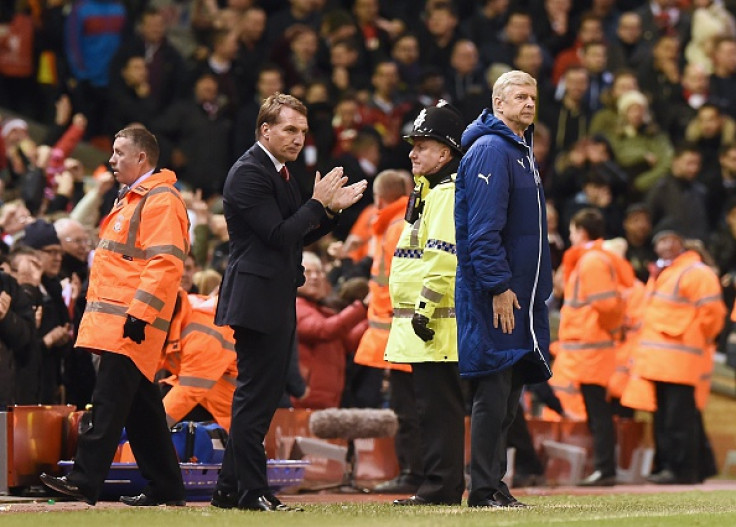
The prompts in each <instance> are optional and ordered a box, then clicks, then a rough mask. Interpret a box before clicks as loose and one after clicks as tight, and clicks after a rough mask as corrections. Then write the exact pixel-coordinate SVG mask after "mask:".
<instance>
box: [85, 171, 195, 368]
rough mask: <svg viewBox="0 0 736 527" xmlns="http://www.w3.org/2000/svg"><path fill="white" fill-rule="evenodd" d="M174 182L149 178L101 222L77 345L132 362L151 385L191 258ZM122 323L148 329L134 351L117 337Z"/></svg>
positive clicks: (160, 175) (161, 176)
mask: <svg viewBox="0 0 736 527" xmlns="http://www.w3.org/2000/svg"><path fill="white" fill-rule="evenodd" d="M175 182H176V176H175V175H174V173H173V172H171V171H170V170H166V169H164V170H161V172H157V173H154V174H152V175H151V176H150V177H149V178H148V179H146V180H145V181H144V182H143V183H141V184H140V185H138V186H137V187H135V188H132V189H130V190H129V191H128V193H127V195H126V199H123V200H118V203H117V204H116V205H115V206H114V207H113V209H112V211H111V212H110V214H109V215H108V216H107V218H105V219H104V220H103V221H102V224H101V225H100V243H99V244H98V245H97V249H95V254H94V259H93V261H92V272H91V273H90V279H89V290H88V292H87V308H86V309H85V312H84V316H83V318H82V322H81V324H80V326H79V337H78V339H77V343H76V345H77V346H78V347H85V348H90V349H94V350H104V351H109V352H112V353H120V354H121V355H126V356H128V357H130V359H131V360H132V361H133V362H134V363H135V365H136V367H137V368H138V369H139V370H140V371H141V373H142V374H143V375H144V376H145V377H146V378H147V379H149V380H151V381H152V380H153V377H154V375H155V373H156V368H157V366H158V363H159V361H160V360H161V354H162V352H163V348H164V342H166V333H167V332H168V330H169V322H170V321H171V318H172V315H173V311H174V304H175V303H176V291H177V288H178V286H179V280H180V278H181V274H182V272H183V269H184V257H185V255H186V254H187V252H188V251H189V241H188V234H187V229H188V219H187V213H186V207H185V206H184V203H183V201H182V200H181V196H180V195H179V192H178V191H177V190H176V189H175V188H174V186H173V185H174V183H175ZM172 239H174V240H176V243H173V244H172V243H171V242H172ZM126 316H131V317H134V318H136V319H138V320H142V321H144V322H145V323H146V329H145V337H146V338H145V340H144V341H143V342H141V343H140V344H137V343H135V342H133V341H132V340H130V339H128V338H124V337H123V325H124V324H125V321H126Z"/></svg>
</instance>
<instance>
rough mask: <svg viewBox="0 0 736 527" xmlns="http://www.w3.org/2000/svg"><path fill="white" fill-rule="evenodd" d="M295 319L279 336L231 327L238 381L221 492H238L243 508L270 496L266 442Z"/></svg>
mask: <svg viewBox="0 0 736 527" xmlns="http://www.w3.org/2000/svg"><path fill="white" fill-rule="evenodd" d="M295 319H296V315H295V314H293V313H292V314H291V320H290V321H289V322H290V324H286V327H285V328H283V329H282V330H281V331H278V332H276V333H260V332H258V331H253V330H250V329H246V328H242V327H235V328H233V329H234V331H235V352H236V354H237V359H238V380H237V386H236V388H235V394H234V395H233V416H232V421H231V424H230V437H229V439H228V442H227V446H226V447H225V457H224V459H223V463H222V470H221V471H220V476H219V477H218V480H217V489H218V490H219V491H221V492H224V493H228V494H229V493H233V492H237V494H238V500H239V504H240V505H247V504H248V503H250V502H252V501H253V500H254V499H256V498H257V497H258V496H260V495H262V494H267V493H268V492H269V488H268V477H267V473H266V451H265V449H264V448H263V440H264V439H265V438H266V434H267V433H268V429H269V426H270V425H271V419H272V418H273V414H274V413H275V412H276V409H277V408H278V405H279V400H280V399H281V394H283V393H284V389H285V388H286V375H287V372H288V369H289V360H290V357H291V354H292V352H293V349H294V348H293V342H294V338H295V327H296V320H295Z"/></svg>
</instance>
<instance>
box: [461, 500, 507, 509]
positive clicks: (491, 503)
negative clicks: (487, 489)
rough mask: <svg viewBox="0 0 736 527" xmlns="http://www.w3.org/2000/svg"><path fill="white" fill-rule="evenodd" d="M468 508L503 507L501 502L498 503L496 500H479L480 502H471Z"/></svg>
mask: <svg viewBox="0 0 736 527" xmlns="http://www.w3.org/2000/svg"><path fill="white" fill-rule="evenodd" d="M468 507H479V508H491V509H496V508H499V507H503V505H501V504H500V503H499V502H497V501H496V500H494V499H490V498H489V499H487V500H478V501H472V502H471V501H469V502H468Z"/></svg>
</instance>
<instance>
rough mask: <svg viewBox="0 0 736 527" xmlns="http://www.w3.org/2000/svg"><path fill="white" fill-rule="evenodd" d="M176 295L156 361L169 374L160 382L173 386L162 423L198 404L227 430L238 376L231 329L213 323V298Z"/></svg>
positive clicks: (176, 418)
mask: <svg viewBox="0 0 736 527" xmlns="http://www.w3.org/2000/svg"><path fill="white" fill-rule="evenodd" d="M179 296H180V298H181V300H182V302H181V304H182V306H181V310H180V311H179V313H177V316H176V317H174V321H173V322H172V323H171V331H170V332H169V340H168V341H167V342H166V356H165V358H164V360H163V361H162V364H161V368H162V369H165V370H167V371H168V372H170V373H171V374H172V375H171V376H170V377H168V378H166V379H163V380H162V381H161V382H163V383H166V384H169V385H171V386H172V388H171V390H169V392H168V393H167V394H166V396H165V397H164V410H165V411H166V422H167V423H168V424H169V426H173V425H174V424H175V423H177V422H179V421H181V420H182V419H183V418H184V416H186V415H187V414H188V413H189V412H190V411H191V410H192V409H193V408H194V407H195V406H196V405H197V404H200V405H202V406H203V407H204V408H205V409H206V410H207V411H208V412H210V413H211V414H212V417H214V418H215V421H217V423H218V424H219V425H220V426H222V427H223V428H225V429H226V430H228V431H229V430H230V421H231V418H232V403H233V393H235V384H236V380H237V376H238V367H237V363H236V355H235V338H234V336H233V330H232V329H231V328H230V327H229V326H216V325H215V306H217V297H206V296H201V295H187V294H186V293H185V292H184V291H183V290H180V292H179Z"/></svg>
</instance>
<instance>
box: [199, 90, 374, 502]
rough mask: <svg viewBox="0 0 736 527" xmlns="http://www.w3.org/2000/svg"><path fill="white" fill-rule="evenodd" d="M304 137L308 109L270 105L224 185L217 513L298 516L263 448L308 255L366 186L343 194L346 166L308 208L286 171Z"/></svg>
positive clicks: (286, 99)
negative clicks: (228, 409)
mask: <svg viewBox="0 0 736 527" xmlns="http://www.w3.org/2000/svg"><path fill="white" fill-rule="evenodd" d="M306 133H307V109H306V107H305V106H304V104H302V103H301V102H300V101H299V100H298V99H296V98H294V97H292V96H290V95H283V94H280V93H276V94H274V95H272V96H270V97H268V98H267V99H266V100H265V101H264V103H263V105H262V106H261V110H260V112H259V114H258V119H257V121H256V138H257V141H256V143H255V144H254V145H253V146H252V147H251V148H250V149H249V150H248V151H246V152H245V153H244V154H243V155H242V156H241V157H240V159H238V160H237V161H236V162H235V164H234V165H233V167H232V168H231V169H230V172H229V173H228V176H227V180H226V182H225V189H224V192H223V204H224V209H225V219H226V221H227V227H228V233H229V234H230V260H229V263H228V267H227V269H226V271H225V275H224V277H223V281H222V287H221V289H220V298H219V302H218V305H217V314H216V316H215V323H216V324H218V325H229V326H231V327H232V328H233V330H234V332H235V351H236V353H237V357H238V381H237V387H236V389H235V394H234V396H233V417H232V424H231V427H230V439H229V441H228V443H227V447H226V449H225V458H224V460H223V464H222V470H221V472H220V476H219V478H218V481H217V488H216V490H215V493H214V495H213V497H212V505H214V506H215V507H221V508H235V507H237V508H240V509H245V510H257V511H271V510H279V511H280V510H293V508H291V507H288V506H286V505H283V504H282V503H281V502H280V501H279V500H278V499H277V498H276V497H275V496H274V495H273V494H271V492H270V491H269V487H268V480H267V476H266V455H265V452H264V449H263V440H264V438H265V436H266V433H267V432H268V428H269V425H270V423H271V418H272V417H273V414H274V412H275V411H276V408H277V406H278V403H279V399H280V398H281V394H282V393H283V392H284V389H285V387H286V374H287V370H288V366H289V360H290V356H291V353H293V343H294V338H295V328H296V308H295V302H296V290H297V288H298V287H299V286H301V285H302V284H303V283H304V268H303V267H302V266H301V255H302V247H303V246H304V244H305V243H311V242H312V241H314V240H316V239H318V238H319V237H321V236H322V235H324V234H326V233H327V232H329V230H330V229H331V228H332V227H334V225H335V224H336V223H337V217H338V216H339V214H340V211H341V210H342V209H343V208H347V207H349V206H350V205H352V204H353V203H355V202H356V201H358V200H359V199H360V197H361V196H362V195H363V191H364V190H365V188H366V184H367V183H366V181H360V182H357V183H354V184H352V185H348V186H345V183H346V181H347V177H345V176H343V169H342V167H336V168H334V169H333V170H331V171H330V172H329V173H328V174H327V175H325V176H324V177H320V174H319V172H318V173H317V177H316V178H315V183H314V192H313V194H312V197H311V199H309V200H307V201H306V202H305V203H304V204H302V199H301V196H300V193H299V186H298V184H297V182H296V180H295V178H293V177H291V176H290V175H289V170H288V168H287V167H286V165H285V163H286V162H287V161H294V160H295V159H296V158H297V156H298V155H299V152H300V151H301V149H302V147H303V146H304V138H305V136H306Z"/></svg>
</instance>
